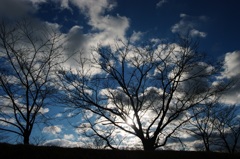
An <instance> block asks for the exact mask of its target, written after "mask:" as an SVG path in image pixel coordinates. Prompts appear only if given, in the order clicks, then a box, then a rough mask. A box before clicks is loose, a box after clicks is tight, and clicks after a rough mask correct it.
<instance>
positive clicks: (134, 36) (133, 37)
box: [130, 31, 143, 43]
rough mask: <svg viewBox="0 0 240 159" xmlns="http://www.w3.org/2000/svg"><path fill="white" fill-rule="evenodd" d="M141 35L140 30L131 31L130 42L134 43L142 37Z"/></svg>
mask: <svg viewBox="0 0 240 159" xmlns="http://www.w3.org/2000/svg"><path fill="white" fill-rule="evenodd" d="M142 36H143V33H142V32H140V31H138V32H136V31H133V34H132V35H131V37H130V42H132V43H135V42H137V41H139V40H140V39H141V38H142Z"/></svg>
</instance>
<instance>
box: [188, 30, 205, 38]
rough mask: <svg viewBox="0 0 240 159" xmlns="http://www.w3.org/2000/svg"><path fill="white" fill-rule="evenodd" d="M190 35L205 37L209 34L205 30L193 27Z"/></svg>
mask: <svg viewBox="0 0 240 159" xmlns="http://www.w3.org/2000/svg"><path fill="white" fill-rule="evenodd" d="M190 36H191V37H201V38H205V37H206V36H207V33H205V32H201V31H199V30H196V29H192V30H191V31H190Z"/></svg>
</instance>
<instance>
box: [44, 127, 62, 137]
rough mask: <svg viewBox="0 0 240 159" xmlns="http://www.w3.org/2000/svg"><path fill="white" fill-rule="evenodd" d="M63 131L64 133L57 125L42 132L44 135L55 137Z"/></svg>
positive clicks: (45, 128)
mask: <svg viewBox="0 0 240 159" xmlns="http://www.w3.org/2000/svg"><path fill="white" fill-rule="evenodd" d="M61 131H62V129H61V127H60V126H56V125H55V126H47V127H44V128H43V130H42V132H43V133H46V134H53V135H56V134H58V133H60V132H61Z"/></svg>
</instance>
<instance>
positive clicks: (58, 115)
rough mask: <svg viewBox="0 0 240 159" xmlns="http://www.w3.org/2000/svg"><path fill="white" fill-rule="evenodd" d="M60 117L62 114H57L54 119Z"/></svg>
mask: <svg viewBox="0 0 240 159" xmlns="http://www.w3.org/2000/svg"><path fill="white" fill-rule="evenodd" d="M62 116H63V114H62V113H58V114H56V115H55V117H56V118H60V117H62Z"/></svg>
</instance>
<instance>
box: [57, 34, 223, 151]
mask: <svg viewBox="0 0 240 159" xmlns="http://www.w3.org/2000/svg"><path fill="white" fill-rule="evenodd" d="M197 49H198V44H197V43H195V42H193V41H191V39H188V38H180V40H179V42H178V43H171V44H158V45H154V44H153V45H151V46H150V45H148V46H144V47H138V46H133V45H131V44H124V43H117V44H116V46H114V47H106V46H99V47H97V48H96V49H94V50H93V53H92V58H91V59H84V58H80V60H79V68H78V69H72V70H62V71H59V77H60V79H61V82H62V83H61V84H62V89H61V90H63V93H62V94H63V96H61V99H62V101H63V102H65V104H68V106H69V109H71V108H72V110H73V111H74V112H78V111H82V110H85V112H88V113H89V112H91V113H93V114H94V115H92V116H89V118H88V122H90V124H89V126H88V127H87V129H88V130H89V129H91V130H92V132H93V133H95V134H97V135H98V136H99V137H101V138H103V139H104V140H106V141H107V140H108V139H111V141H112V139H113V138H114V136H118V135H119V134H121V133H120V132H124V133H125V134H124V135H123V136H125V135H130V136H134V137H137V138H138V139H139V140H140V142H141V143H142V147H143V149H144V150H155V149H156V148H159V147H162V146H164V145H166V143H167V141H168V140H169V139H170V138H171V137H172V136H173V135H174V133H175V132H176V131H177V130H178V129H179V128H180V127H181V126H182V125H183V124H185V123H187V122H188V121H189V120H190V119H191V118H192V117H193V114H191V113H190V109H192V108H193V107H196V106H199V105H202V104H205V101H207V100H208V99H210V98H211V97H213V96H215V94H216V93H218V92H219V91H220V90H219V89H218V88H219V87H218V86H217V85H213V84H212V82H213V80H214V79H215V76H214V75H215V74H216V73H217V72H218V70H217V69H216V68H214V67H213V66H212V65H210V64H208V63H207V62H206V61H204V56H203V55H202V54H199V53H197ZM89 131H90V130H89ZM112 131H116V132H115V133H114V132H112ZM108 144H112V145H111V146H110V147H114V142H108ZM130 144H131V143H130Z"/></svg>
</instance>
